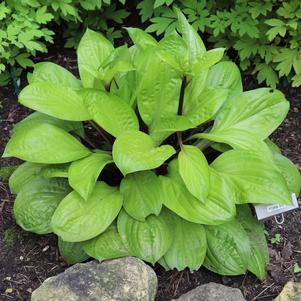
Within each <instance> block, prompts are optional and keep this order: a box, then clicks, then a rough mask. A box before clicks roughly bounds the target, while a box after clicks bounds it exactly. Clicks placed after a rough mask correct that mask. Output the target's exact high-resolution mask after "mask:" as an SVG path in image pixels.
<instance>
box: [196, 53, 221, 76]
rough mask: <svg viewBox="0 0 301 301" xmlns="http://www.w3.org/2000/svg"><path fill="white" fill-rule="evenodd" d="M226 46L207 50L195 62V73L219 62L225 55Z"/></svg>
mask: <svg viewBox="0 0 301 301" xmlns="http://www.w3.org/2000/svg"><path fill="white" fill-rule="evenodd" d="M224 52H225V48H215V49H211V50H208V51H206V52H205V53H204V54H203V55H201V57H200V58H199V59H197V61H196V62H195V63H194V64H193V66H192V70H193V72H194V74H198V73H199V72H200V70H201V69H206V68H209V67H211V66H213V65H215V64H216V63H218V62H219V61H220V60H221V59H222V58H223V56H224Z"/></svg>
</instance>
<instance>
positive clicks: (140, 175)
mask: <svg viewBox="0 0 301 301" xmlns="http://www.w3.org/2000/svg"><path fill="white" fill-rule="evenodd" d="M160 188H161V185H160V181H159V179H158V177H157V176H156V174H155V173H154V172H152V171H141V172H136V173H132V174H129V175H127V176H126V177H125V178H124V179H123V180H122V181H121V184H120V192H121V194H122V195H123V207H124V209H125V211H126V212H127V214H129V215H130V216H131V217H133V218H135V219H137V220H138V221H141V222H144V221H145V218H146V217H147V216H149V215H150V214H155V215H159V213H160V211H161V208H162V200H161V191H160Z"/></svg>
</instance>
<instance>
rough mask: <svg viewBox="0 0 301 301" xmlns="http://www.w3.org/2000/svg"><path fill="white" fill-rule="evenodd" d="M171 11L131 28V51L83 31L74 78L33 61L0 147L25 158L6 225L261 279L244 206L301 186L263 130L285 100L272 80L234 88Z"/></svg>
mask: <svg viewBox="0 0 301 301" xmlns="http://www.w3.org/2000/svg"><path fill="white" fill-rule="evenodd" d="M175 12H176V14H177V17H178V19H179V32H177V31H174V32H173V33H171V34H170V35H168V36H166V37H164V38H162V39H161V40H160V41H156V40H155V39H154V38H153V37H152V36H151V35H149V34H147V33H145V32H144V31H142V30H141V29H137V28H136V29H135V28H128V29H127V30H128V32H129V35H130V37H131V39H132V41H133V44H134V45H133V46H130V47H128V46H127V45H123V46H121V47H118V48H114V47H113V45H112V44H111V42H110V41H109V40H107V39H106V38H105V37H104V36H103V35H100V34H99V33H97V32H95V31H92V30H89V29H88V30H87V31H86V33H85V34H84V36H83V37H82V39H81V41H80V44H79V46H78V49H77V55H78V67H79V74H80V80H79V79H77V78H76V77H75V76H74V75H73V74H72V73H70V72H69V71H67V70H66V69H64V68H62V67H61V66H58V65H56V64H53V63H50V62H43V63H38V64H36V65H35V67H34V70H33V73H31V74H29V75H28V81H29V85H28V86H26V87H25V88H24V89H23V90H22V91H21V93H20V95H19V102H20V103H21V104H23V105H25V106H27V107H29V108H31V109H33V110H36V112H34V113H33V114H31V115H30V116H28V117H27V118H25V119H24V120H22V121H21V122H20V123H18V124H17V125H16V126H15V128H14V130H13V135H12V137H11V139H10V141H9V142H8V144H7V146H6V148H5V152H4V154H3V157H12V156H13V157H17V158H19V159H22V160H25V161H27V162H25V163H24V164H22V165H21V166H20V167H19V168H18V169H17V170H16V171H15V172H14V173H13V174H12V176H11V177H10V181H9V185H10V189H11V191H12V192H13V193H15V194H17V196H16V201H15V203H14V215H15V218H16V222H17V223H18V224H19V225H20V226H21V227H22V228H23V229H25V230H27V231H31V232H34V233H37V234H46V233H50V232H54V233H55V234H56V235H57V236H58V237H59V248H60V252H61V253H62V255H63V256H64V257H65V258H66V260H67V261H68V262H70V263H74V262H77V261H82V260H85V259H86V258H87V255H86V254H88V255H89V256H91V257H94V258H97V259H100V260H105V259H110V258H115V257H122V256H128V255H132V256H137V257H139V258H141V259H143V260H145V261H147V262H150V263H152V264H155V263H156V262H158V263H159V264H161V265H162V266H163V267H164V268H166V269H172V268H177V269H178V270H182V269H184V268H185V267H188V268H190V269H191V270H196V269H198V268H199V267H200V266H201V265H202V264H204V265H205V267H207V268H208V269H210V270H212V271H214V272H217V273H220V274H223V275H238V274H243V273H245V272H246V271H247V270H249V271H251V272H252V273H253V274H255V275H256V276H257V277H258V278H260V279H263V278H264V277H265V273H266V265H267V263H268V249H267V244H266V239H265V235H264V230H263V225H262V223H260V222H258V221H257V220H256V219H255V218H254V217H253V216H252V214H251V211H250V209H249V207H248V205H247V204H248V203H280V204H290V203H291V193H292V192H293V193H295V194H299V192H300V186H301V177H300V173H299V171H298V170H297V168H296V166H295V165H294V164H293V163H292V162H291V161H290V160H288V159H287V158H286V157H284V156H283V155H282V154H281V152H280V150H279V149H278V148H277V146H276V145H274V144H273V143H272V142H271V141H270V140H269V139H268V137H269V136H270V135H271V133H272V132H273V131H274V130H275V129H276V128H277V127H278V126H279V125H280V123H281V122H282V121H283V119H284V118H285V116H286V114H287V112H288V108H289V103H288V101H287V100H286V99H285V97H284V95H283V94H282V93H281V92H280V91H278V90H271V89H270V88H260V89H255V90H250V91H245V92H244V91H243V89H242V81H241V76H240V72H239V69H238V68H237V66H236V65H235V64H234V63H232V62H229V61H222V62H220V60H221V59H222V57H223V53H224V49H223V48H215V49H211V50H206V48H205V46H204V44H203V41H202V40H201V39H200V37H199V35H198V34H197V32H196V31H195V30H194V29H193V27H191V26H190V25H189V23H188V22H187V20H186V19H185V16H184V15H183V14H182V13H181V11H180V10H178V9H176V10H175ZM179 33H181V34H182V35H180V34H179ZM83 122H85V123H89V124H91V125H93V127H94V129H95V130H96V132H97V134H98V136H97V139H95V141H92V142H91V140H90V139H89V137H88V136H87V133H86V132H85V127H84V125H83ZM33 145H34V147H32V146H33ZM175 232H176V234H175V235H173V233H175Z"/></svg>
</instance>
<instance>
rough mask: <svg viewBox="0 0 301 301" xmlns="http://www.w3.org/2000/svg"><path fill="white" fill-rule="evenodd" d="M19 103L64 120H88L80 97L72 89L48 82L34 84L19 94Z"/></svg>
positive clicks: (88, 116) (88, 117) (87, 114)
mask: <svg viewBox="0 0 301 301" xmlns="http://www.w3.org/2000/svg"><path fill="white" fill-rule="evenodd" d="M19 102H20V103H21V104H22V105H24V106H26V107H28V108H30V109H33V110H37V111H39V112H42V113H45V114H47V115H50V116H53V117H57V118H60V119H64V120H71V121H82V120H89V119H90V115H89V113H88V111H87V108H86V107H85V105H84V102H83V99H82V97H81V96H80V95H79V94H78V93H77V92H76V91H75V90H74V89H72V88H70V87H65V86H63V85H60V84H53V83H48V82H35V83H32V84H30V85H28V86H26V87H25V88H24V89H23V90H22V91H21V93H20V94H19Z"/></svg>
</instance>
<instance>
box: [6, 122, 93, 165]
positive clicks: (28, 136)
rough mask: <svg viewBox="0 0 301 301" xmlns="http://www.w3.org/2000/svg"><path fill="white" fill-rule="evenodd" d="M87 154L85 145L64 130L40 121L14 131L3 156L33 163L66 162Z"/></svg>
mask: <svg viewBox="0 0 301 301" xmlns="http://www.w3.org/2000/svg"><path fill="white" fill-rule="evenodd" d="M33 146H34V147H33ZM89 154H90V151H89V150H88V149H87V148H86V147H85V146H83V145H82V144H81V143H80V142H79V141H78V140H77V139H76V138H74V137H73V136H71V135H70V134H68V133H67V132H65V131H64V130H62V129H60V128H58V127H56V126H54V125H51V124H47V123H45V124H42V123H41V124H35V125H32V126H31V127H30V128H29V127H28V128H27V127H25V128H23V129H20V130H19V131H17V132H16V133H14V134H13V136H12V137H11V139H10V140H9V142H8V143H7V145H6V148H5V151H4V154H3V157H17V158H19V159H22V160H26V161H29V162H34V163H66V162H71V161H74V160H77V159H80V158H83V157H86V156H88V155H89Z"/></svg>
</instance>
